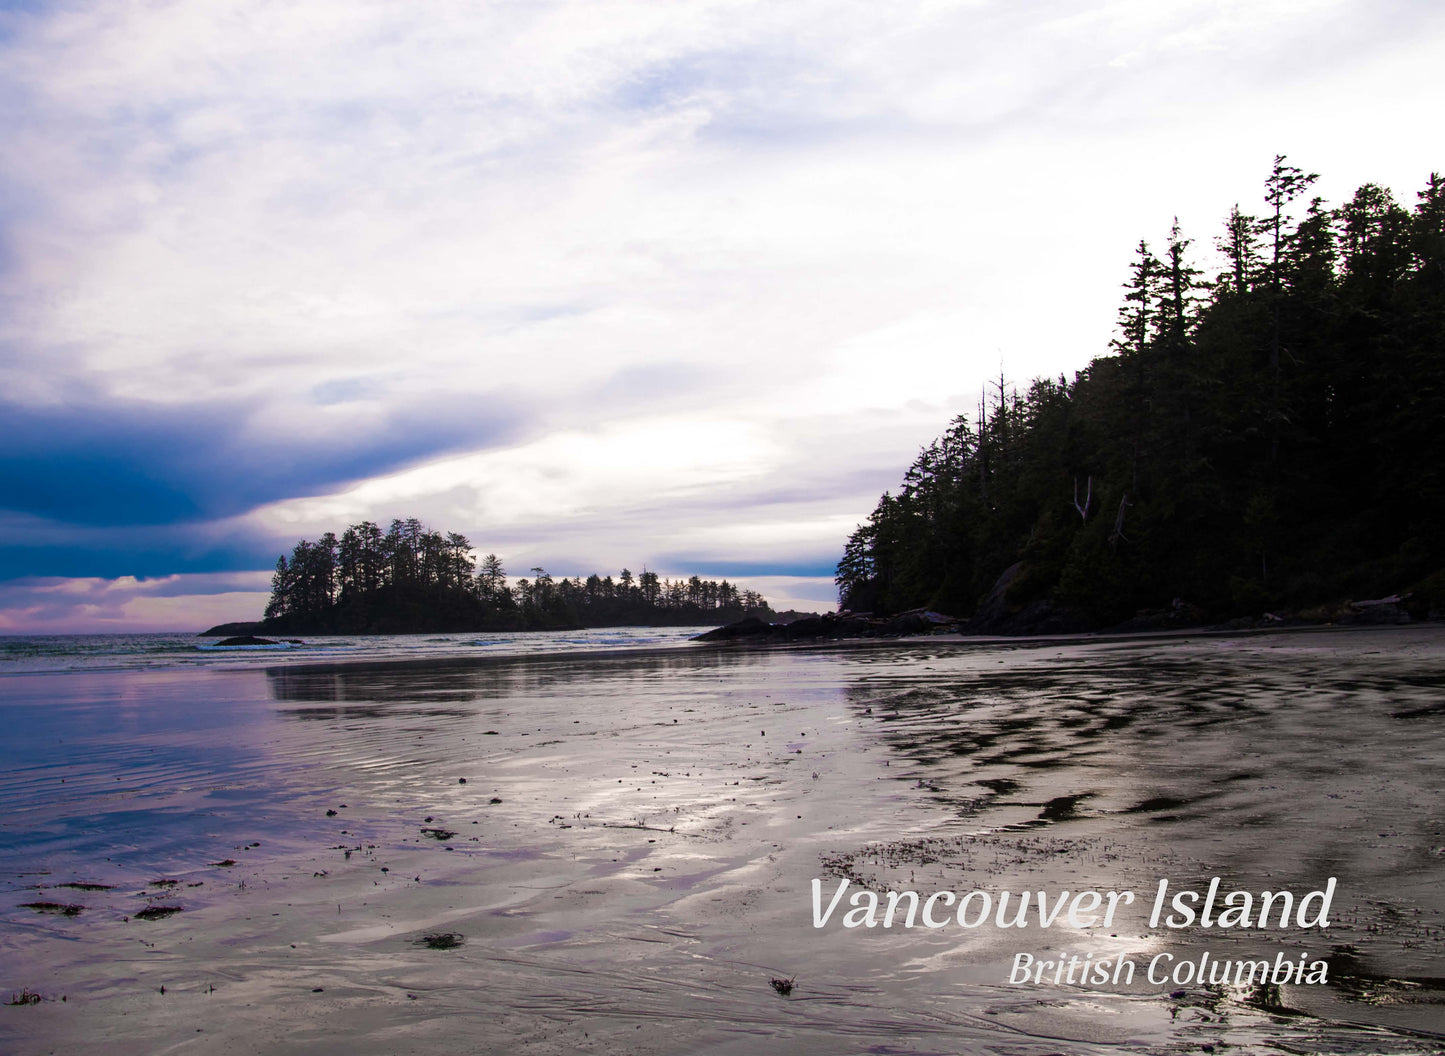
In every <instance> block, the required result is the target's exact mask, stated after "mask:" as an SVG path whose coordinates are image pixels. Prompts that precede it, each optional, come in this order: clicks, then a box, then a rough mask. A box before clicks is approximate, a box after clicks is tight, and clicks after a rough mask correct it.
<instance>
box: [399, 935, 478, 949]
mask: <svg viewBox="0 0 1445 1056" xmlns="http://www.w3.org/2000/svg"><path fill="white" fill-rule="evenodd" d="M466 941H467V940H466V936H465V935H463V934H462V933H461V932H459V931H433V932H430V933H428V934H426V935H423V936H422V937H421V938H419V939H417V940H416V941H415V942H413V943H412V945H414V946H425V947H426V948H427V949H429V950H454V949H456V948H457V947H458V946H460V945H462V943H464V942H466Z"/></svg>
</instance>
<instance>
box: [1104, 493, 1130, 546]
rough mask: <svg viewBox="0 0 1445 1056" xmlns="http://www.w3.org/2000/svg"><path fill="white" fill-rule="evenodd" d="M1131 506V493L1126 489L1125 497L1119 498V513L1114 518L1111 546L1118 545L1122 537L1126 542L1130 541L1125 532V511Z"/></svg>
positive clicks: (1110, 537)
mask: <svg viewBox="0 0 1445 1056" xmlns="http://www.w3.org/2000/svg"><path fill="white" fill-rule="evenodd" d="M1129 506H1130V502H1129V493H1128V492H1127V491H1126V492H1124V497H1123V498H1122V499H1120V500H1119V515H1118V516H1117V517H1115V518H1114V530H1113V531H1112V532H1110V533H1109V545H1110V546H1118V545H1119V540H1120V539H1123V540H1124V542H1126V543H1127V542H1128V541H1129V539H1128V537H1127V536H1126V535H1125V534H1124V511H1125V510H1126V509H1127V508H1128V507H1129Z"/></svg>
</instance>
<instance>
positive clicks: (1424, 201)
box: [836, 157, 1445, 632]
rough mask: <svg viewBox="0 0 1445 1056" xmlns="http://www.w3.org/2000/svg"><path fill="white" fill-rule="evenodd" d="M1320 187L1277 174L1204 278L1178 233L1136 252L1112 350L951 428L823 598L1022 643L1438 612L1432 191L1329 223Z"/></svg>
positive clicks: (1440, 473)
mask: <svg viewBox="0 0 1445 1056" xmlns="http://www.w3.org/2000/svg"><path fill="white" fill-rule="evenodd" d="M1315 180H1316V176H1314V175H1313V174H1309V173H1305V172H1303V171H1302V170H1300V169H1299V168H1296V167H1294V166H1292V165H1289V164H1288V163H1287V161H1286V159H1284V158H1282V157H1281V158H1277V159H1276V160H1275V164H1274V166H1273V168H1272V171H1271V172H1270V174H1269V176H1268V178H1267V180H1266V181H1265V187H1264V200H1263V202H1262V203H1261V204H1260V206H1259V207H1257V211H1256V212H1245V211H1243V210H1241V209H1240V208H1239V207H1238V206H1236V207H1235V208H1234V209H1233V210H1232V211H1231V212H1230V214H1229V216H1228V218H1227V219H1226V220H1225V222H1224V225H1223V231H1222V233H1221V234H1220V235H1219V236H1218V237H1217V239H1215V247H1216V248H1217V249H1218V251H1219V257H1218V258H1217V259H1218V260H1219V262H1220V263H1219V265H1218V268H1217V271H1218V273H1217V274H1213V275H1206V274H1205V273H1204V272H1203V271H1202V270H1201V268H1200V267H1198V266H1196V263H1195V262H1196V260H1197V257H1196V254H1195V252H1194V247H1193V243H1192V240H1191V239H1189V238H1186V237H1185V236H1184V234H1183V233H1181V232H1180V231H1179V228H1178V224H1177V223H1176V224H1175V226H1174V230H1173V232H1172V233H1171V234H1170V236H1169V238H1168V241H1167V243H1166V244H1165V245H1164V247H1163V251H1162V252H1160V253H1156V252H1155V251H1154V250H1153V249H1152V248H1151V247H1150V246H1149V245H1147V244H1146V243H1145V242H1142V241H1141V242H1140V243H1139V245H1138V249H1137V252H1136V254H1135V256H1134V259H1133V261H1132V263H1131V264H1130V266H1129V271H1128V281H1127V283H1126V284H1125V287H1124V290H1125V292H1124V297H1123V305H1122V307H1121V308H1120V311H1119V323H1118V330H1117V337H1116V339H1115V340H1114V342H1113V344H1112V348H1111V349H1110V351H1109V353H1107V354H1104V355H1100V356H1099V357H1098V358H1096V359H1094V360H1093V361H1092V362H1091V363H1089V365H1088V366H1087V367H1085V368H1084V369H1083V370H1080V371H1079V372H1078V373H1076V374H1075V375H1074V378H1073V380H1072V381H1070V380H1068V379H1067V378H1066V377H1063V376H1061V377H1059V378H1058V379H1049V378H1044V379H1039V380H1036V381H1034V382H1033V383H1032V384H1031V385H1030V386H1029V387H1028V389H1027V391H1026V392H1024V393H1022V394H1020V393H1019V392H1018V391H1016V390H1015V389H1011V388H1010V387H1009V386H1008V384H1007V382H1006V381H1005V380H1004V379H1003V378H1000V379H999V380H998V381H997V382H996V383H994V384H993V385H992V386H991V391H990V395H989V397H988V398H987V399H986V400H984V401H981V406H980V409H979V411H978V412H977V414H976V416H975V417H973V418H972V419H970V418H968V417H963V416H961V417H959V418H957V419H955V420H954V421H953V423H952V424H951V425H950V426H949V427H948V429H947V431H946V432H944V434H943V435H942V436H941V437H939V438H938V439H937V440H935V441H934V442H933V443H932V444H930V445H929V446H928V447H927V448H926V449H925V450H924V451H923V452H922V453H921V454H920V455H919V456H918V459H917V460H916V461H915V462H914V463H913V465H912V466H911V467H910V468H909V469H908V471H907V473H906V474H905V475H904V478H903V481H902V485H901V486H900V487H899V488H898V489H897V491H896V492H893V493H885V494H884V495H883V497H882V498H881V499H880V500H879V502H878V505H877V507H876V508H875V509H874V511H873V513H872V515H871V516H870V517H869V518H868V520H867V523H865V524H863V525H861V526H859V528H858V529H857V530H856V531H855V532H854V533H853V535H852V536H851V538H850V539H849V540H848V542H847V546H846V549H845V551H844V556H843V559H842V560H841V562H840V563H839V565H838V569H837V575H836V580H837V584H838V588H839V595H840V606H841V607H843V608H848V609H852V610H854V611H870V612H874V613H880V614H886V613H896V612H900V611H905V610H908V609H912V608H916V607H920V606H927V607H929V608H933V609H938V610H941V611H944V612H949V613H953V614H956V615H960V616H965V617H967V616H969V615H970V614H973V615H974V617H975V619H974V626H975V627H976V628H979V629H988V630H1002V631H1017V632H1039V631H1051V630H1058V631H1069V630H1079V629H1086V628H1099V627H1106V626H1112V625H1117V624H1120V623H1121V622H1127V621H1130V620H1131V619H1134V620H1141V619H1142V620H1146V621H1147V619H1148V618H1149V616H1150V614H1153V615H1154V616H1160V617H1163V618H1164V619H1166V620H1167V619H1169V618H1179V617H1181V616H1182V615H1188V616H1191V617H1194V618H1199V619H1207V620H1224V619H1228V618H1234V617H1252V618H1257V617H1260V616H1261V615H1262V614H1264V613H1266V612H1268V613H1275V614H1277V613H1279V612H1283V611H1289V612H1292V613H1298V614H1307V613H1308V612H1309V611H1310V610H1311V607H1314V611H1316V612H1318V613H1324V612H1328V611H1332V610H1331V607H1332V606H1333V607H1337V606H1338V605H1339V604H1340V603H1341V602H1342V600H1343V599H1375V598H1379V597H1381V596H1384V595H1393V594H1396V593H1399V594H1406V593H1408V594H1409V595H1410V596H1409V597H1408V598H1405V599H1404V600H1403V601H1402V602H1401V603H1400V608H1401V609H1403V610H1405V611H1407V612H1408V613H1409V614H1410V615H1413V616H1415V617H1416V618H1419V617H1421V616H1425V615H1430V614H1431V613H1432V612H1433V613H1435V614H1436V615H1438V614H1439V613H1440V611H1441V610H1442V609H1445V528H1442V526H1445V180H1442V179H1441V177H1440V176H1438V175H1434V174H1432V175H1431V176H1430V177H1429V180H1428V182H1427V185H1426V186H1425V188H1424V190H1422V191H1420V192H1419V194H1418V195H1417V196H1416V200H1415V201H1414V202H1413V203H1410V204H1409V205H1408V206H1407V205H1402V204H1401V203H1399V202H1397V201H1396V200H1395V198H1394V197H1393V196H1392V194H1391V192H1390V191H1388V190H1386V189H1385V188H1383V187H1380V186H1376V185H1373V184H1367V185H1365V186H1363V187H1361V188H1360V189H1359V190H1358V191H1357V192H1356V193H1355V195H1354V196H1353V197H1352V198H1351V199H1350V200H1349V201H1348V202H1346V203H1345V204H1343V205H1340V206H1338V207H1330V206H1328V205H1327V204H1326V203H1325V202H1324V201H1322V200H1321V199H1320V198H1318V197H1314V196H1312V195H1311V193H1310V189H1311V186H1312V184H1313V183H1314V182H1315ZM1039 292H1040V296H1041V297H1042V296H1043V295H1044V292H1045V291H1042V290H1041V291H1039ZM1171 614H1172V615H1171Z"/></svg>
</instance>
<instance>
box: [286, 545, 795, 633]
mask: <svg viewBox="0 0 1445 1056" xmlns="http://www.w3.org/2000/svg"><path fill="white" fill-rule="evenodd" d="M531 573H532V574H531V576H530V577H524V578H520V579H518V580H517V581H516V582H515V583H510V582H509V580H508V576H507V572H506V570H505V569H504V568H503V567H502V562H501V561H500V560H499V559H498V558H497V556H496V555H495V554H488V555H486V556H485V557H484V558H483V559H482V560H481V562H480V563H478V562H477V560H476V559H475V557H474V556H473V547H472V544H471V543H470V542H469V541H468V540H467V538H466V536H464V535H459V534H458V533H456V532H447V533H445V534H443V533H441V532H437V531H432V530H431V529H429V528H427V527H425V526H424V525H423V524H422V523H421V522H420V521H418V520H416V519H415V518H410V519H407V520H395V521H392V522H391V525H390V528H389V529H388V530H387V531H385V532H383V531H382V530H381V528H380V527H379V526H378V525H376V524H373V523H372V522H370V521H363V522H362V523H361V524H354V525H352V526H351V527H349V528H347V529H346V530H345V531H344V532H342V533H341V535H340V537H338V536H337V535H336V534H335V533H333V532H327V533H325V534H324V535H322V536H321V537H320V538H319V539H317V540H316V541H315V542H311V541H309V540H306V539H303V540H301V541H300V542H299V543H297V544H296V546H295V548H294V549H293V550H292V551H291V557H290V559H289V560H288V559H287V558H286V557H285V556H284V555H283V556H282V557H281V558H280V559H278V560H277V562H276V572H275V574H274V575H273V576H272V577H271V600H270V602H269V603H268V604H267V606H266V614H265V618H264V619H263V620H262V622H261V625H260V629H261V630H264V631H269V632H273V633H291V634H410V633H418V632H426V633H446V632H456V631H489V630H553V629H559V628H569V627H621V626H629V625H640V626H654V627H658V626H687V625H692V624H717V623H727V622H730V621H733V620H740V619H743V618H744V617H747V616H756V617H758V618H760V619H768V618H770V617H771V616H772V610H771V609H770V608H769V607H768V603H767V601H766V600H765V599H764V598H763V597H762V595H760V594H758V593H756V592H755V591H751V590H740V589H738V588H737V587H736V586H734V585H733V584H731V583H729V582H728V581H727V580H723V581H721V582H718V581H715V580H710V579H706V580H705V579H699V578H698V577H697V576H692V577H690V578H688V579H686V580H681V579H679V580H670V579H659V578H658V576H657V574H656V573H655V572H647V571H643V572H642V573H640V574H639V575H637V576H634V575H633V574H632V572H630V571H629V570H628V569H625V568H624V569H623V570H622V573H621V575H620V576H619V577H618V578H617V579H615V580H614V579H613V578H612V577H611V576H606V577H599V576H597V575H591V576H588V577H587V578H586V579H585V580H584V579H581V578H578V577H573V578H571V579H566V578H564V579H554V578H553V577H552V576H550V575H548V574H547V572H546V571H545V570H544V569H542V568H533V569H532V570H531Z"/></svg>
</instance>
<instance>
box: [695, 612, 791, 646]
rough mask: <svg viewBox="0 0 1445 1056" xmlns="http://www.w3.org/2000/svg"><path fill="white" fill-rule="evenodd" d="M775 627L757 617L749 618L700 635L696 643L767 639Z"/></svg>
mask: <svg viewBox="0 0 1445 1056" xmlns="http://www.w3.org/2000/svg"><path fill="white" fill-rule="evenodd" d="M772 630H773V625H772V624H770V623H764V622H763V621H762V620H760V619H758V618H757V617H756V616H747V617H744V618H743V619H741V620H738V621H737V622H736V623H729V624H727V625H725V626H723V627H718V628H716V629H714V630H711V631H708V632H707V633H705V634H699V635H698V636H697V637H696V638H694V639H693V641H695V642H728V641H733V640H735V639H738V638H766V637H767V636H768V635H770V634H771V633H772Z"/></svg>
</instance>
